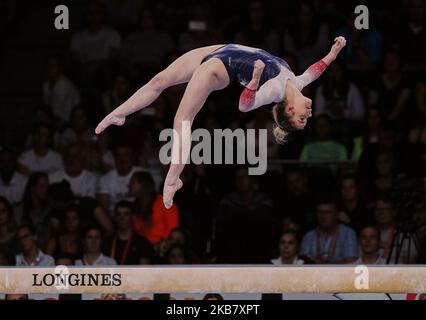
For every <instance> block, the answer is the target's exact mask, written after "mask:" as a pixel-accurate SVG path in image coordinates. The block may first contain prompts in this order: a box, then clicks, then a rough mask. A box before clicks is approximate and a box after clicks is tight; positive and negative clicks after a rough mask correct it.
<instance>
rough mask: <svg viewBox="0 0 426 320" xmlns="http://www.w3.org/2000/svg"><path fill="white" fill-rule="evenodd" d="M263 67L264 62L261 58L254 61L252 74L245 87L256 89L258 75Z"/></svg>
mask: <svg viewBox="0 0 426 320" xmlns="http://www.w3.org/2000/svg"><path fill="white" fill-rule="evenodd" d="M264 68H265V64H264V63H263V61H262V60H259V59H258V60H256V62H255V63H254V68H253V76H252V78H251V81H250V82H249V84H248V85H246V88H248V89H250V90H257V88H258V87H259V82H260V77H261V76H262V72H263V69H264Z"/></svg>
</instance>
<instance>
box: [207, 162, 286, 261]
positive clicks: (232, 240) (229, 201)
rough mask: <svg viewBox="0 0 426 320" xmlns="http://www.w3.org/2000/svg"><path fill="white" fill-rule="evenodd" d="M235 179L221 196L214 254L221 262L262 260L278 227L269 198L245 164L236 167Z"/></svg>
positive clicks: (273, 239) (265, 259) (271, 246)
mask: <svg viewBox="0 0 426 320" xmlns="http://www.w3.org/2000/svg"><path fill="white" fill-rule="evenodd" d="M234 179H235V180H234V181H235V182H234V185H235V187H234V190H233V191H231V192H229V193H228V194H227V195H225V196H224V197H223V199H222V200H221V202H220V204H219V206H220V207H219V208H218V212H217V218H216V235H215V237H216V241H215V247H216V250H217V254H218V256H219V259H220V260H222V262H224V263H225V262H226V263H264V262H266V261H269V260H270V257H271V254H272V252H271V251H272V248H273V247H274V243H275V242H276V236H277V235H276V232H277V231H278V225H277V223H276V220H275V219H274V217H273V203H272V200H271V199H270V198H269V196H268V195H266V194H265V193H263V192H262V191H261V190H259V189H258V185H257V183H256V181H255V178H254V177H253V176H251V175H249V174H248V167H245V166H241V167H238V168H237V170H236V171H235V175H234ZM250 234H253V235H254V234H255V235H256V236H255V237H250V236H248V235H250Z"/></svg>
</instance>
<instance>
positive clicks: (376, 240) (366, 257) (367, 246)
mask: <svg viewBox="0 0 426 320" xmlns="http://www.w3.org/2000/svg"><path fill="white" fill-rule="evenodd" d="M359 246H360V249H361V256H360V257H359V258H358V259H357V260H355V261H354V262H353V263H354V264H363V265H364V264H386V260H385V259H383V258H382V257H381V256H380V253H379V248H380V230H379V229H378V228H377V227H374V226H365V227H363V228H362V229H361V231H360V233H359Z"/></svg>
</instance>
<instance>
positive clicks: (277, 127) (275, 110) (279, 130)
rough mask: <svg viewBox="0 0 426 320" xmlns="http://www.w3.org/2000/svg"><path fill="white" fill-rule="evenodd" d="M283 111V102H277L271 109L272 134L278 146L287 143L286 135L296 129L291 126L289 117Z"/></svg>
mask: <svg viewBox="0 0 426 320" xmlns="http://www.w3.org/2000/svg"><path fill="white" fill-rule="evenodd" d="M284 109H285V103H284V101H281V102H278V103H277V104H276V105H274V106H273V107H272V116H273V118H274V121H275V124H274V129H273V134H274V137H275V140H276V142H277V143H279V144H284V143H285V142H287V141H288V139H287V138H288V135H289V134H290V133H291V132H293V131H296V130H297V128H296V127H295V126H294V125H293V124H292V122H291V118H290V116H288V115H287V114H286V113H285V110H284Z"/></svg>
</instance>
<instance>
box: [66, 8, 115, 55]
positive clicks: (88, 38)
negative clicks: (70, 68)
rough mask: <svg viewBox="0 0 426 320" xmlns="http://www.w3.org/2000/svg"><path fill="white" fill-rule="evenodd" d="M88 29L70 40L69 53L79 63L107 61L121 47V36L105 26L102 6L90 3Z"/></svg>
mask: <svg viewBox="0 0 426 320" xmlns="http://www.w3.org/2000/svg"><path fill="white" fill-rule="evenodd" d="M87 20H88V24H89V27H88V28H87V29H86V30H83V31H80V32H78V33H76V34H74V36H73V37H72V39H71V51H73V52H74V54H75V55H76V58H77V60H78V61H80V62H81V63H87V62H102V61H106V60H109V59H110V58H111V57H113V56H114V55H115V54H118V49H120V47H121V36H120V34H119V33H118V32H117V31H115V30H114V29H112V28H109V27H107V26H105V24H104V20H105V10H104V6H103V5H102V4H100V3H99V2H91V3H90V4H89V7H88V12H87Z"/></svg>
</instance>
